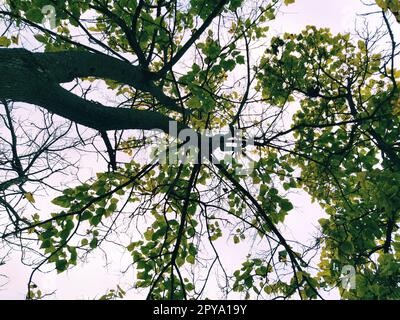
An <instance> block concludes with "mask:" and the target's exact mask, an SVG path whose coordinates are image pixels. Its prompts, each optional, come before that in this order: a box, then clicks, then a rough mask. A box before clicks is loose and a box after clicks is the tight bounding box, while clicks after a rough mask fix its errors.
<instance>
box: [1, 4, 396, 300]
mask: <svg viewBox="0 0 400 320" xmlns="http://www.w3.org/2000/svg"><path fill="white" fill-rule="evenodd" d="M297 1H303V0H297ZM293 2H294V1H292V0H284V1H281V0H268V1H267V0H265V1H252V0H250V1H243V0H218V1H209V0H190V1H177V0H176V1H165V0H114V1H107V0H78V1H77V0H67V1H58V0H28V1H26V0H6V1H4V3H3V4H1V5H0V16H1V18H0V19H1V20H0V21H1V23H2V27H1V28H2V29H1V30H3V31H2V33H1V34H0V35H1V36H0V47H1V48H0V102H1V105H0V107H1V108H0V117H1V119H0V123H1V127H0V134H1V136H0V225H1V229H0V237H1V249H0V265H1V264H5V265H6V264H7V257H8V256H9V254H10V252H15V251H18V252H22V254H23V259H22V260H23V261H22V262H23V263H27V264H29V265H30V266H31V267H32V274H31V277H30V279H29V283H27V298H28V299H40V298H43V297H45V296H46V294H48V293H46V292H42V291H41V290H40V288H38V287H37V284H36V283H35V275H36V273H38V272H41V271H46V270H47V271H48V270H55V271H56V272H58V273H62V272H65V271H67V270H68V269H70V268H74V267H75V266H77V265H79V264H81V263H84V261H85V259H86V257H88V256H89V255H91V254H92V252H93V251H98V250H104V251H105V252H107V250H108V249H107V248H108V246H109V244H110V243H112V244H114V245H116V246H117V247H119V248H123V250H125V251H127V252H129V254H130V256H131V264H130V267H131V268H132V270H134V273H135V278H134V279H132V286H133V287H134V288H135V290H138V291H140V292H142V293H143V297H144V298H146V297H147V298H148V299H204V298H207V288H208V287H210V286H215V288H214V289H213V290H218V289H219V290H220V293H221V295H222V296H223V297H225V298H229V297H231V296H232V294H237V295H240V297H243V298H246V299H290V298H294V299H323V298H324V296H325V293H326V292H330V291H332V290H337V291H338V292H339V294H340V296H341V298H343V299H399V298H400V234H399V220H400V95H399V90H398V80H399V78H400V70H398V69H396V64H397V62H398V59H397V57H398V53H399V46H398V42H397V29H398V26H399V25H398V23H397V21H400V18H399V15H400V1H398V0H386V1H383V0H376V1H373V2H371V3H370V4H369V5H368V6H366V8H367V9H368V10H369V11H368V13H367V14H365V15H364V19H365V21H366V23H365V24H364V27H363V28H361V29H360V30H357V32H355V33H354V34H333V33H332V32H331V31H330V30H329V29H327V28H317V27H314V26H308V27H307V28H305V29H304V30H303V31H301V32H299V33H296V34H293V33H284V34H280V35H276V34H272V33H271V31H270V30H269V26H270V23H271V21H272V20H274V19H276V17H277V14H278V12H279V10H280V8H281V7H282V6H290V5H291V4H292V3H293ZM372 18H374V19H379V20H380V21H381V25H380V26H379V27H377V28H371V27H370V26H369V25H368V19H372ZM278 19H279V18H278ZM396 20H397V21H396ZM105 95H107V98H104V96H105ZM110 97H111V98H110ZM29 112H32V114H35V115H36V116H34V117H32V118H30V117H29V116H27V115H28V114H30V113H29ZM38 114H39V116H38ZM173 125H176V130H175V131H174V132H173V131H171V128H172V126H173ZM238 131H240V135H238V136H235V137H234V139H233V140H230V142H231V143H233V144H234V146H235V147H234V148H232V147H229V146H228V144H229V143H228V142H227V141H226V139H225V138H226V137H228V136H229V134H233V133H234V132H238ZM183 132H186V133H188V134H190V133H193V135H194V136H195V137H196V136H197V137H199V138H204V137H205V138H206V139H205V145H208V144H211V143H213V144H215V143H216V145H215V146H212V147H210V148H206V147H207V146H205V145H204V144H202V145H201V147H199V149H200V150H201V151H202V152H201V156H200V157H198V158H195V159H194V160H195V161H171V158H168V159H166V158H165V154H166V153H168V154H169V155H171V154H173V155H177V154H180V155H181V156H182V154H183V155H184V156H183V160H188V159H187V157H186V158H185V155H186V156H187V153H188V152H189V151H190V150H189V151H188V149H187V148H186V145H187V140H185V139H182V135H181V133H183ZM184 138H186V136H185V135H184ZM203 149H205V150H206V151H204V150H203ZM238 150H239V152H238ZM84 154H91V155H92V156H93V155H94V156H98V157H102V159H103V161H104V163H106V165H105V166H104V167H102V168H100V167H99V171H98V172H96V173H92V172H91V176H90V177H89V178H87V179H85V181H81V179H80V176H79V172H80V171H82V170H83V171H84V168H85V167H87V166H88V164H87V162H85V158H84V157H82V159H81V160H79V156H80V155H84ZM150 154H151V155H150ZM163 156H164V157H163ZM181 158H182V157H180V158H179V159H180V160H181ZM75 159H78V160H75ZM192 160H193V159H192ZM86 173H87V172H86ZM299 190H302V191H301V192H304V193H307V194H308V195H309V196H310V197H311V198H312V199H313V201H316V202H317V203H318V204H319V205H320V206H321V207H322V209H323V211H324V212H325V217H324V218H321V219H320V220H319V221H318V222H319V226H318V227H316V228H315V232H316V234H315V236H314V237H313V239H311V242H310V243H302V242H300V241H298V240H297V239H293V238H291V237H290V234H288V233H287V232H285V221H286V219H287V217H288V216H290V215H292V214H295V212H296V208H295V207H294V205H293V204H292V202H291V200H290V194H291V193H292V192H297V191H299ZM39 199H40V201H41V202H43V203H44V202H47V203H48V206H47V208H49V210H46V206H44V207H43V206H41V207H40V208H41V209H40V210H37V207H36V205H37V202H39ZM50 203H51V204H50ZM36 210H37V211H39V212H36ZM224 241H225V242H224ZM227 241H228V242H229V243H232V244H233V245H236V246H239V245H243V244H244V245H247V246H248V249H249V254H248V256H247V258H246V259H245V260H244V261H243V262H242V264H241V265H240V266H238V268H237V270H236V271H233V272H231V271H230V270H228V269H229V268H227V266H226V263H227V262H226V261H224V260H223V259H222V258H221V250H224V249H223V245H222V246H221V245H220V243H221V242H222V243H226V242H227ZM349 268H350V269H349ZM344 270H350V271H351V270H352V271H354V279H352V280H353V281H354V286H349V287H346V286H344V285H343V283H344V282H343V278H346V277H347V275H346V274H344ZM0 273H1V268H0ZM213 279H217V280H218V281H217V282H218V285H215V281H213ZM115 285H116V288H117V289H113V290H111V291H109V292H108V293H106V294H104V295H103V296H102V298H103V299H113V298H123V297H124V296H125V291H126V288H121V287H120V286H119V285H118V284H117V283H116V284H115Z"/></svg>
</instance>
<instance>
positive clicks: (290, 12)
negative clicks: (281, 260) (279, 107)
mask: <svg viewBox="0 0 400 320" xmlns="http://www.w3.org/2000/svg"><path fill="white" fill-rule="evenodd" d="M282 10H283V12H282V13H281V14H280V15H279V16H278V18H277V20H276V22H274V23H273V24H272V28H271V31H272V32H273V33H278V34H279V33H283V32H291V33H297V32H300V31H301V30H302V29H303V28H304V27H305V26H306V25H316V26H318V27H329V28H331V29H332V31H333V32H335V33H336V32H347V31H353V30H354V21H355V17H356V14H357V13H360V12H363V11H365V7H363V6H362V4H361V2H360V1H359V0H297V1H296V4H294V5H291V6H289V7H283V8H282ZM95 169H96V168H93V170H94V171H96V170H95ZM291 200H292V202H293V203H294V205H295V208H296V209H295V210H293V211H292V212H291V214H290V215H289V217H288V219H287V228H286V232H288V233H289V234H291V235H293V236H294V237H295V238H296V239H297V240H300V241H307V240H309V239H311V238H312V234H313V233H315V228H316V226H317V220H318V219H319V218H320V217H321V216H322V215H323V213H322V211H321V210H320V208H319V206H318V205H317V204H311V201H310V199H309V197H308V196H307V195H305V194H304V193H299V194H297V195H292V196H291ZM247 247H248V246H247V245H243V246H242V247H241V246H237V245H235V246H232V245H230V246H229V247H228V249H224V252H225V259H232V261H236V262H239V261H240V259H241V257H243V256H244V255H245V254H246V253H247V251H246V248H247ZM113 256H115V258H116V261H112V262H111V261H110V262H111V263H110V265H109V266H108V267H105V266H104V260H103V258H102V256H101V255H100V254H96V255H93V256H92V258H91V259H90V260H89V262H88V263H87V264H85V265H83V266H79V267H76V268H74V269H72V270H70V271H68V272H65V273H63V274H61V275H58V276H55V275H49V274H47V275H45V276H44V277H43V276H42V275H39V274H37V275H36V278H35V280H36V281H35V282H36V283H38V284H39V285H40V287H41V288H42V289H43V291H45V292H46V291H51V290H54V289H57V294H56V296H55V297H56V298H58V299H73V298H79V299H80V298H95V297H96V296H98V295H99V294H102V293H105V292H106V290H107V289H111V288H115V286H116V284H118V283H119V282H120V271H121V267H126V265H127V264H129V259H130V257H129V256H124V257H122V258H121V255H120V254H118V253H116V254H114V255H113ZM19 259H20V257H19V256H18V255H14V256H13V259H12V260H11V261H9V262H8V263H7V264H6V265H5V266H0V274H2V273H3V274H4V273H5V274H7V275H8V276H9V282H8V284H7V286H6V287H3V288H2V289H0V299H1V298H3V299H4V298H9V299H10V298H11V299H23V298H24V295H25V294H26V284H27V282H28V277H29V275H30V272H31V269H30V268H29V267H24V266H23V265H22V264H21V262H20V261H19ZM130 279H131V275H130V274H127V275H126V276H125V277H124V278H123V282H125V284H126V286H128V285H129V281H130ZM210 295H212V293H210ZM129 297H130V298H140V297H141V296H134V295H133V294H130V295H129ZM333 297H334V296H333Z"/></svg>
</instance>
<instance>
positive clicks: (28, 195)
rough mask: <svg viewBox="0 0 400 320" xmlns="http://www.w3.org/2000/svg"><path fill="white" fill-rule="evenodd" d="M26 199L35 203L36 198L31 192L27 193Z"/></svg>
mask: <svg viewBox="0 0 400 320" xmlns="http://www.w3.org/2000/svg"><path fill="white" fill-rule="evenodd" d="M24 196H25V199H26V200H28V201H29V202H30V203H35V198H34V197H33V194H32V193H30V192H27V193H25V195H24Z"/></svg>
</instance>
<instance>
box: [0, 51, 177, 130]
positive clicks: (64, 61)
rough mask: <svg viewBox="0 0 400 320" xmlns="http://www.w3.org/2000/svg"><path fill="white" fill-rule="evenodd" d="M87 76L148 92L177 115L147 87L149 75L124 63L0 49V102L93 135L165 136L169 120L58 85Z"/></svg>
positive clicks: (168, 102)
mask: <svg viewBox="0 0 400 320" xmlns="http://www.w3.org/2000/svg"><path fill="white" fill-rule="evenodd" d="M89 76H92V77H97V78H104V79H112V80H114V81H117V82H119V83H121V84H127V85H130V86H132V87H134V88H136V89H138V90H142V91H146V92H150V93H151V94H152V95H153V96H154V97H155V98H156V99H158V100H159V101H160V103H162V104H163V105H165V106H166V107H167V108H169V109H171V110H174V111H180V110H181V109H180V108H179V107H178V106H177V104H176V103H175V101H174V100H173V99H171V98H169V97H167V96H166V95H165V94H164V93H163V92H162V91H161V90H160V89H159V88H157V87H156V86H155V85H154V84H153V83H152V82H151V80H150V79H149V75H146V74H145V73H144V72H142V71H141V70H140V68H138V67H135V66H133V65H130V64H129V63H126V62H124V61H120V60H118V59H115V58H112V57H109V56H106V55H102V54H94V53H88V52H80V51H72V52H54V53H32V52H29V51H27V50H25V49H0V99H8V100H12V101H19V102H26V103H29V104H34V105H38V106H41V107H43V108H45V109H46V110H48V111H50V112H52V113H55V114H57V115H59V116H61V117H64V118H66V119H69V120H71V121H74V122H76V123H78V124H81V125H84V126H87V127H90V128H93V129H97V130H99V131H108V130H125V129H142V130H151V129H161V130H163V131H164V132H168V125H169V121H173V119H171V118H170V117H168V116H165V115H163V114H161V113H158V112H154V111H147V110H135V109H123V108H113V107H108V106H104V105H102V104H100V103H96V102H93V101H89V100H85V99H82V98H80V97H78V96H77V95H75V94H73V93H71V92H69V91H68V90H65V89H64V88H62V87H61V86H60V83H64V82H69V81H72V80H73V79H75V78H78V77H89ZM178 128H179V129H183V128H184V127H183V126H182V125H180V127H179V126H178Z"/></svg>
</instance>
